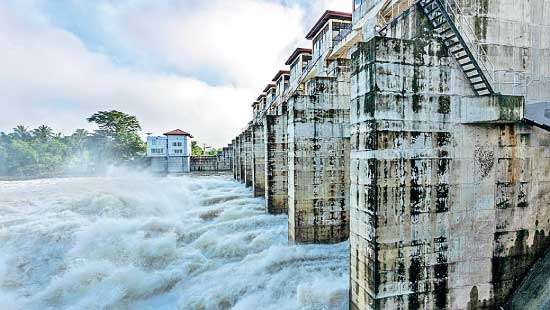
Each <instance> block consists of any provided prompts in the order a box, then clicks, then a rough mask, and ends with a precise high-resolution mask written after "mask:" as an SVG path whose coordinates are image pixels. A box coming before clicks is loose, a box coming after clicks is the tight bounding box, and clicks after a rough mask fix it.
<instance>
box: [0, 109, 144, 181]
mask: <svg viewBox="0 0 550 310" xmlns="http://www.w3.org/2000/svg"><path fill="white" fill-rule="evenodd" d="M87 120H88V121H90V122H94V123H96V124H97V125H98V127H99V129H98V130H96V131H95V132H94V133H90V132H88V131H86V130H85V129H77V130H76V131H75V132H74V133H72V134H71V135H68V136H63V135H61V134H60V133H55V132H54V130H53V129H52V128H50V127H48V126H46V125H42V126H39V127H38V128H35V129H33V130H29V129H28V128H27V127H25V126H22V125H19V126H17V127H15V128H14V129H13V132H12V133H9V134H6V133H3V132H0V176H17V177H21V176H30V177H34V176H51V175H56V174H60V173H63V172H67V171H71V172H93V171H96V170H98V169H101V167H103V166H106V165H109V164H112V163H122V162H126V161H128V160H132V159H135V158H136V157H139V156H141V155H142V154H144V152H145V143H144V142H143V141H142V140H141V138H140V136H139V134H138V133H139V130H141V127H140V125H139V122H138V121H137V119H136V118H135V117H134V116H131V115H127V114H125V113H122V112H118V111H109V112H98V113H95V114H94V115H92V116H91V117H90V118H88V119H87Z"/></svg>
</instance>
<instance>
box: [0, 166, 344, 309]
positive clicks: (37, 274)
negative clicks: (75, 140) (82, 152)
mask: <svg viewBox="0 0 550 310" xmlns="http://www.w3.org/2000/svg"><path fill="white" fill-rule="evenodd" d="M263 203H264V202H263V200H262V199H257V198H252V195H251V191H250V189H248V188H245V187H244V186H243V185H242V184H239V183H237V182H235V181H233V180H232V179H230V178H229V177H224V176H208V177H205V176H189V177H166V178H160V177H153V176H146V175H142V174H132V173H121V172H117V173H114V174H112V175H110V176H108V177H97V178H66V179H43V180H33V181H8V182H1V181H0V309H10V310H11V309H277V310H279V309H347V307H348V305H347V294H348V293H347V291H348V244H347V243H342V244H338V245H307V246H306V245H299V246H293V245H288V241H287V217H286V216H272V215H266V214H265V212H264V207H263Z"/></svg>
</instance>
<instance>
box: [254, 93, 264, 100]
mask: <svg viewBox="0 0 550 310" xmlns="http://www.w3.org/2000/svg"><path fill="white" fill-rule="evenodd" d="M263 98H265V94H261V95H259V96H258V99H256V101H262V99H263Z"/></svg>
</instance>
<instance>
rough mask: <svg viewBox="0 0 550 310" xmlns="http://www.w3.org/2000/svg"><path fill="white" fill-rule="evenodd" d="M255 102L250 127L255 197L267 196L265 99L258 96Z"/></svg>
mask: <svg viewBox="0 0 550 310" xmlns="http://www.w3.org/2000/svg"><path fill="white" fill-rule="evenodd" d="M258 99H259V101H256V102H254V104H253V105H252V106H253V112H254V119H253V123H252V126H251V128H250V133H251V140H252V152H253V154H252V160H253V163H252V192H253V193H254V197H264V196H265V143H264V125H265V124H264V122H263V111H264V107H265V101H264V100H265V99H263V98H261V97H260V98H258Z"/></svg>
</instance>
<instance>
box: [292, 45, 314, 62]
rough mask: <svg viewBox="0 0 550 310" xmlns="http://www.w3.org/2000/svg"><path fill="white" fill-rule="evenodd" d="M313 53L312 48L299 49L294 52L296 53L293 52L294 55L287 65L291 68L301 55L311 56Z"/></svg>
mask: <svg viewBox="0 0 550 310" xmlns="http://www.w3.org/2000/svg"><path fill="white" fill-rule="evenodd" d="M311 52H312V51H311V49H310V48H303V47H298V48H297V49H295V50H294V52H292V55H290V57H289V58H288V60H287V61H286V62H285V65H287V66H290V65H291V64H292V63H293V62H294V60H295V59H296V58H297V57H298V56H300V54H311Z"/></svg>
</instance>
